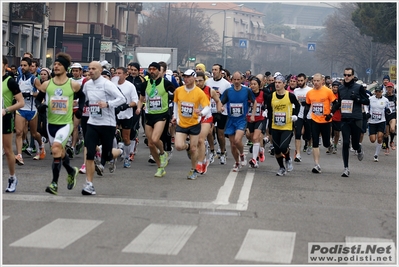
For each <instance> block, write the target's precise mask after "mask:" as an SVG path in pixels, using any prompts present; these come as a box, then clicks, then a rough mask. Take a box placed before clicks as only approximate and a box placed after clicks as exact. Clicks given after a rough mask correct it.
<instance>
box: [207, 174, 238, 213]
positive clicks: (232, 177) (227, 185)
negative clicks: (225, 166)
mask: <svg viewBox="0 0 399 267" xmlns="http://www.w3.org/2000/svg"><path fill="white" fill-rule="evenodd" d="M237 174H238V172H233V171H230V173H229V175H228V176H227V178H226V180H225V181H224V185H223V186H222V187H220V188H219V192H218V195H217V197H216V200H215V201H213V204H215V205H228V204H230V202H229V198H230V194H231V191H233V187H234V183H235V181H236V178H237Z"/></svg>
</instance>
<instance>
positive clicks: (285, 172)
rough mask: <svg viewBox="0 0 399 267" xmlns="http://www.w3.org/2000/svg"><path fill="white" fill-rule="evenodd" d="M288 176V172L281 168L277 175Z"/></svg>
mask: <svg viewBox="0 0 399 267" xmlns="http://www.w3.org/2000/svg"><path fill="white" fill-rule="evenodd" d="M286 174H287V171H286V170H285V168H283V167H281V168H280V169H279V170H278V171H277V173H276V175H277V176H284V175H286Z"/></svg>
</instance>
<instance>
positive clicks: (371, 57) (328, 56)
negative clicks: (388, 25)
mask: <svg viewBox="0 0 399 267" xmlns="http://www.w3.org/2000/svg"><path fill="white" fill-rule="evenodd" d="M355 9H356V5H355V4H354V3H342V4H341V6H340V8H339V12H338V11H337V12H335V13H334V14H333V15H331V16H329V17H328V18H327V20H326V22H325V26H326V29H325V31H324V34H323V38H322V40H323V41H321V42H320V43H319V44H318V46H319V49H318V50H317V51H316V55H317V57H318V58H319V59H321V60H324V61H326V62H336V63H338V64H341V65H343V66H345V67H353V68H354V69H355V71H356V72H357V73H356V74H357V75H358V77H359V78H361V79H364V78H365V77H366V69H367V68H370V67H371V69H372V70H374V71H373V76H372V77H377V76H376V75H380V74H381V71H382V67H383V65H384V64H385V63H386V62H387V61H388V60H389V59H392V58H396V49H393V48H394V47H393V46H392V45H385V44H381V43H375V42H372V39H371V37H369V36H366V35H362V34H360V31H359V29H358V28H357V27H356V26H355V25H354V23H353V21H352V20H351V18H352V13H353V11H354V10H355Z"/></svg>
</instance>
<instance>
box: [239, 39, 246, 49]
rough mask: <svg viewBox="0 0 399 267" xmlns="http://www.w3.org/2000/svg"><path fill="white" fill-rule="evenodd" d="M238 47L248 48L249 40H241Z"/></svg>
mask: <svg viewBox="0 0 399 267" xmlns="http://www.w3.org/2000/svg"><path fill="white" fill-rule="evenodd" d="M238 46H239V47H241V48H247V39H239V40H238Z"/></svg>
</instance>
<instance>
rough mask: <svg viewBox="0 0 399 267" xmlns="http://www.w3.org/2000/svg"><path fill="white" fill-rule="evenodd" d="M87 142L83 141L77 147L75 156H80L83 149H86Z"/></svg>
mask: <svg viewBox="0 0 399 267" xmlns="http://www.w3.org/2000/svg"><path fill="white" fill-rule="evenodd" d="M84 145H85V142H84V141H83V140H81V141H80V142H79V143H78V144H77V145H76V149H75V155H79V154H80V153H81V152H82V149H83V148H84Z"/></svg>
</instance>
